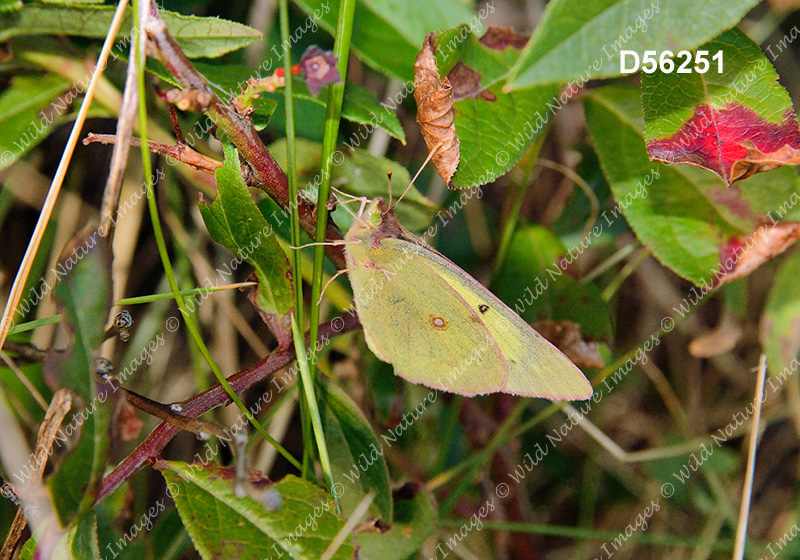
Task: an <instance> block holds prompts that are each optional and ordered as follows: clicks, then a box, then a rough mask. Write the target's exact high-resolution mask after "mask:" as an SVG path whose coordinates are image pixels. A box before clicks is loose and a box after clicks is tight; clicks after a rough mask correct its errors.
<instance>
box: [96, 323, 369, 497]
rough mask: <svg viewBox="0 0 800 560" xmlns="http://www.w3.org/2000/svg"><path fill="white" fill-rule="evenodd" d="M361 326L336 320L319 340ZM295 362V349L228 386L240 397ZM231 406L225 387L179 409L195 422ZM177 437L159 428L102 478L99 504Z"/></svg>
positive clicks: (163, 426)
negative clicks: (215, 410)
mask: <svg viewBox="0 0 800 560" xmlns="http://www.w3.org/2000/svg"><path fill="white" fill-rule="evenodd" d="M358 325H359V323H358V319H357V317H356V316H355V315H345V316H344V317H342V318H341V319H335V320H334V321H332V322H330V323H327V324H325V325H322V326H320V340H323V341H324V340H328V339H330V338H331V337H333V336H336V335H339V334H344V333H346V332H349V331H351V330H353V329H355V328H357V327H358ZM294 359H295V355H294V349H293V348H290V349H288V350H286V351H283V352H276V353H273V354H270V355H269V356H267V357H266V358H264V359H262V360H261V361H260V362H258V363H257V364H255V365H254V366H251V367H249V368H247V369H245V370H242V371H240V372H239V373H236V374H234V375H232V376H231V377H229V378H228V382H229V383H230V384H231V387H233V390H234V391H236V393H237V394H241V393H242V392H243V391H246V390H247V389H249V388H250V387H252V386H253V385H255V384H256V383H258V382H259V381H262V380H263V379H266V378H267V377H269V376H270V375H272V374H273V373H275V372H276V371H278V370H280V369H281V368H284V367H286V366H287V365H289V364H290V363H291V362H292V361H293V360H294ZM230 402H231V401H230V398H229V397H228V394H227V393H226V392H225V390H224V389H223V388H222V386H221V385H219V384H216V385H214V386H213V387H211V388H210V389H208V390H206V391H203V392H202V393H200V394H199V395H197V396H194V397H192V398H190V399H187V400H186V401H183V402H181V403H180V405H181V412H182V414H183V415H184V416H187V417H190V418H196V417H198V416H200V415H201V414H205V413H206V412H208V411H209V410H212V409H214V408H216V407H218V406H222V405H226V404H228V403H230ZM176 433H178V428H175V427H174V426H171V425H169V424H167V423H161V424H159V425H158V426H157V427H156V428H155V429H154V430H153V431H152V432H151V433H150V435H149V436H147V437H146V438H145V440H144V441H143V442H142V443H141V444H139V446H138V447H137V448H136V449H135V450H134V451H133V452H132V453H131V454H130V455H128V456H127V457H126V458H125V459H124V460H123V461H122V462H121V463H120V464H119V465H117V467H116V468H115V469H114V470H113V471H111V472H110V473H108V474H107V475H106V476H105V478H103V480H102V482H101V484H100V488H99V490H98V492H97V499H96V503H99V502H101V501H103V500H104V499H106V498H107V497H108V496H109V495H110V494H111V493H112V492H114V490H116V489H117V488H119V487H120V486H121V485H122V484H123V483H124V482H125V481H126V480H128V479H129V478H130V477H131V476H133V475H134V474H135V473H136V472H137V471H138V470H139V469H140V468H142V467H143V466H144V465H145V463H146V462H147V461H148V459H149V458H150V457H153V456H155V455H156V454H158V453H159V452H160V451H161V450H162V449H164V447H166V445H167V443H169V441H170V440H171V439H172V437H173V436H174V435H175V434H176Z"/></svg>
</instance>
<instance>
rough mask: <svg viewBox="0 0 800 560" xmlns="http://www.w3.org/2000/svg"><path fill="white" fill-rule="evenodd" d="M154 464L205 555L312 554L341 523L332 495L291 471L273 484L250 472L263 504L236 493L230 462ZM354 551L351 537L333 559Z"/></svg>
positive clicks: (244, 559) (258, 559)
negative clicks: (221, 464)
mask: <svg viewBox="0 0 800 560" xmlns="http://www.w3.org/2000/svg"><path fill="white" fill-rule="evenodd" d="M155 468H156V469H158V470H159V471H161V474H163V475H164V479H165V480H166V481H167V488H168V489H169V490H170V492H171V493H172V496H173V500H174V501H175V505H176V506H177V507H178V512H179V513H180V515H181V519H182V520H183V524H184V525H185V526H186V530H187V531H188V532H189V536H190V537H191V538H192V541H193V542H194V545H195V547H197V550H198V551H199V552H200V555H201V556H202V557H203V558H204V559H206V560H210V559H212V558H238V559H241V560H249V559H253V560H263V559H264V558H281V557H287V558H294V559H295V560H305V559H308V560H312V559H313V560H316V559H318V558H319V557H320V556H322V554H323V553H324V552H325V550H326V549H327V548H328V545H330V544H331V541H333V539H334V538H335V537H336V535H337V534H338V533H339V531H340V530H341V529H342V528H343V527H344V520H343V519H342V518H341V517H338V516H337V515H336V514H335V513H334V511H335V507H336V505H335V502H334V500H333V498H332V497H331V496H330V495H328V494H327V493H326V492H324V491H323V490H321V489H320V488H318V487H316V486H314V485H313V484H311V483H310V482H308V481H306V480H303V479H300V478H297V477H295V476H292V475H288V476H286V477H285V478H284V479H283V480H281V481H280V482H276V483H274V484H271V483H269V481H267V480H266V479H262V480H259V481H254V482H253V481H252V475H251V482H252V483H253V485H254V486H255V488H254V489H253V490H252V492H253V493H254V494H255V495H259V494H260V495H262V496H265V497H266V499H265V500H264V501H266V502H268V503H267V504H266V505H265V504H262V503H261V502H260V501H257V500H256V499H254V498H252V497H251V496H245V497H242V498H240V497H238V496H236V494H235V493H234V489H233V478H234V474H233V470H232V469H230V468H225V467H208V466H202V465H187V464H186V463H181V462H179V461H163V460H158V461H156V464H155ZM267 493H269V494H267ZM284 555H285V556H284ZM354 557H355V547H354V545H353V541H352V538H351V537H348V538H347V539H345V540H344V542H343V543H342V545H341V547H340V548H339V549H338V550H337V551H336V553H335V554H334V555H333V558H334V559H337V560H344V559H346V558H354Z"/></svg>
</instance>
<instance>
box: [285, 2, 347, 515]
mask: <svg viewBox="0 0 800 560" xmlns="http://www.w3.org/2000/svg"><path fill="white" fill-rule="evenodd" d="M280 28H281V41H282V44H283V45H285V46H286V47H285V49H284V51H283V69H284V73H285V75H286V77H287V78H286V86H285V87H284V90H283V93H284V101H285V105H286V161H287V167H288V169H287V170H286V175H287V178H288V185H289V209H290V211H291V242H292V246H294V247H299V246H300V245H301V241H300V216H299V212H298V207H299V204H298V203H299V201H298V195H297V160H296V152H295V134H294V100H293V98H292V80H291V75H292V71H291V67H292V59H291V47H290V45H291V44H292V43H291V41H290V40H289V3H288V0H281V2H280ZM319 206H321V205H317V208H319ZM322 206H324V204H323V205H322ZM290 255H291V265H292V278H294V279H295V285H294V294H295V309H294V313H293V314H292V336H293V338H294V348H295V354H296V355H297V365H298V369H299V370H300V385H301V388H302V389H301V390H302V393H303V395H304V396H305V400H303V399H301V400H300V403H301V408H300V411H301V419H302V428H303V443H304V445H303V467H302V473H303V476H304V477H305V478H308V474H309V472H308V471H309V467H310V462H311V461H310V457H311V449H312V446H311V436H312V433H311V432H312V431H313V437H314V439H315V440H316V443H317V452H318V453H319V461H320V465H321V467H322V473H323V474H324V475H325V480H326V482H327V483H328V489H329V490H330V491H331V492H332V493H333V471H332V469H331V461H330V457H329V456H328V447H327V445H326V443H325V434H324V432H323V430H322V420H321V418H320V413H319V407H318V406H317V396H316V392H315V390H314V382H313V380H312V375H311V372H310V371H309V365H308V355H307V354H306V348H305V341H304V337H303V334H304V333H305V329H304V324H305V323H304V321H303V269H302V260H301V255H300V249H292V250H291V252H290ZM314 336H315V337H314V338H310V339H309V344H312V345H313V344H315V342H316V335H314ZM303 403H305V406H303ZM309 418H310V420H311V424H312V427H313V430H311V429H310V428H309V425H308V421H309ZM334 499H336V495H335V494H334ZM338 507H339V506H338V500H337V509H338Z"/></svg>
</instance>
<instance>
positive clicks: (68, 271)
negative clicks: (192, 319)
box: [44, 230, 112, 527]
mask: <svg viewBox="0 0 800 560" xmlns="http://www.w3.org/2000/svg"><path fill="white" fill-rule="evenodd" d="M56 271H57V272H58V275H59V277H60V280H59V281H58V282H57V283H56V285H55V289H54V297H55V300H56V305H57V307H58V310H59V313H60V314H61V320H62V326H63V328H64V329H65V330H66V331H67V333H68V334H69V336H70V339H71V340H70V345H69V347H68V350H67V351H66V352H58V351H51V352H49V353H48V354H47V356H46V358H45V366H44V367H45V370H46V372H47V377H48V378H49V379H54V380H55V382H56V383H57V384H58V386H59V387H63V388H67V389H70V390H71V391H73V392H74V393H75V394H76V396H77V397H79V398H75V399H74V400H73V404H72V409H71V411H70V412H69V413H68V414H67V417H66V418H65V419H64V423H63V424H62V426H61V430H59V436H60V437H62V438H63V437H64V436H66V438H69V439H70V441H73V440H74V438H76V437H78V434H80V439H79V440H78V442H77V444H76V445H75V447H74V448H73V449H71V450H70V451H69V453H68V454H67V456H66V457H65V458H64V460H63V461H62V462H61V464H60V465H59V466H58V468H57V470H56V472H55V473H54V474H53V475H52V476H51V477H50V478H48V480H47V484H48V487H49V488H50V493H51V495H52V497H53V506H54V507H55V510H56V514H57V515H58V517H59V520H60V522H61V524H62V525H63V526H65V527H66V526H68V525H69V523H70V522H72V521H73V520H74V519H75V518H76V517H79V516H81V515H82V514H84V513H85V512H87V511H88V510H89V509H90V508H91V507H92V505H93V503H94V491H95V483H96V482H97V480H98V479H99V478H100V477H101V476H102V475H103V470H104V468H105V463H106V458H107V455H108V444H109V437H108V426H109V422H110V419H111V408H112V407H111V404H110V403H106V400H107V397H108V393H107V392H101V393H98V390H97V377H96V375H95V366H94V362H95V359H96V358H97V351H98V349H99V348H100V345H101V344H102V342H103V340H104V338H105V326H106V322H107V321H108V315H109V310H110V309H111V292H112V289H111V248H110V247H109V244H108V240H107V239H106V238H104V237H101V236H100V233H99V231H98V230H94V231H92V232H85V233H81V234H79V235H78V236H76V237H75V238H73V239H72V240H70V242H69V243H67V245H66V246H65V247H64V249H63V250H62V252H61V255H60V256H59V259H58V264H57V265H56ZM55 445H56V446H57V447H61V445H62V440H61V439H60V438H59V439H57V440H56V443H55Z"/></svg>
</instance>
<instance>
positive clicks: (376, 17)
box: [296, 0, 494, 80]
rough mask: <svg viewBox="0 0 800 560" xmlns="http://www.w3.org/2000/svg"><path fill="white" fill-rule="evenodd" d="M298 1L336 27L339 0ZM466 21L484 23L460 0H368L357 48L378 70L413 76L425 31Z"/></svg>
mask: <svg viewBox="0 0 800 560" xmlns="http://www.w3.org/2000/svg"><path fill="white" fill-rule="evenodd" d="M296 3H297V5H299V6H300V7H301V8H302V9H303V10H304V11H305V12H306V13H307V14H309V18H312V19H313V20H314V21H316V23H317V24H318V25H319V26H320V27H322V28H323V29H325V30H326V31H328V32H329V33H333V31H334V30H335V29H336V15H337V14H338V13H339V2H338V0H297V1H296ZM492 11H494V7H492ZM465 22H475V25H476V26H478V25H482V23H480V22H479V20H478V18H477V16H475V15H474V14H473V13H472V12H471V11H470V10H469V9H468V8H467V7H466V6H465V5H464V4H463V3H462V2H459V1H458V0H437V1H436V2H430V1H429V0H364V1H362V2H359V3H358V4H357V5H356V12H355V16H354V19H353V37H352V44H353V50H354V51H355V52H356V54H358V56H359V58H360V59H361V60H363V61H364V62H365V63H366V64H368V65H369V66H371V67H372V68H374V69H375V70H378V71H379V72H383V73H384V74H387V75H389V76H393V77H396V78H400V79H401V80H412V79H413V77H414V60H415V59H416V58H417V53H418V52H419V51H420V49H421V48H422V40H423V39H424V38H425V35H427V34H428V33H429V32H431V31H434V30H436V29H447V28H449V27H455V26H456V25H458V24H460V23H465Z"/></svg>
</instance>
